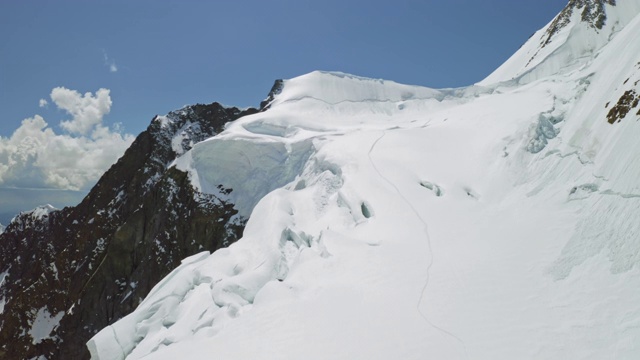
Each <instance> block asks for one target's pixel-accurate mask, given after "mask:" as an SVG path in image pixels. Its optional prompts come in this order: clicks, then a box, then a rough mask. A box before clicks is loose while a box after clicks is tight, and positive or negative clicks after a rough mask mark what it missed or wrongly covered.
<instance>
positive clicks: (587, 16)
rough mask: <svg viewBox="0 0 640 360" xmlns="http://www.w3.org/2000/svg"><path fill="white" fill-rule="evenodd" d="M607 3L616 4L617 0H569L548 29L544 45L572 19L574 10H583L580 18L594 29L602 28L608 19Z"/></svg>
mask: <svg viewBox="0 0 640 360" xmlns="http://www.w3.org/2000/svg"><path fill="white" fill-rule="evenodd" d="M605 5H612V6H615V5H616V0H569V4H567V6H566V7H565V8H564V9H563V10H562V11H561V12H560V14H558V16H556V18H555V19H554V20H553V22H552V23H551V26H549V29H547V32H546V34H545V36H546V40H545V41H544V43H543V46H544V45H546V44H548V43H550V42H551V39H552V38H553V36H554V35H555V34H556V33H558V31H560V29H562V28H563V27H565V26H567V25H568V24H569V22H570V21H571V16H572V15H573V13H574V11H578V10H581V13H580V19H581V20H582V21H583V22H585V23H587V24H589V26H591V27H592V28H594V29H602V27H603V26H604V25H605V23H606V21H607V12H606V11H605Z"/></svg>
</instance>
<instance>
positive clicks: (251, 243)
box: [88, 0, 640, 359]
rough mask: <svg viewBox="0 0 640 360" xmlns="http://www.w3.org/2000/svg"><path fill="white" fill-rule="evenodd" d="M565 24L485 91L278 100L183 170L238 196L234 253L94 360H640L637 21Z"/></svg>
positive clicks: (596, 4)
mask: <svg viewBox="0 0 640 360" xmlns="http://www.w3.org/2000/svg"><path fill="white" fill-rule="evenodd" d="M601 5H602V6H601ZM568 9H570V10H571V11H569V10H565V11H563V13H562V14H560V17H559V18H557V19H564V18H566V19H568V20H566V21H564V20H562V21H564V22H565V24H564V25H563V26H562V27H557V30H554V31H555V32H553V33H550V32H549V29H550V26H551V25H552V24H554V23H559V22H551V23H550V25H549V26H547V27H545V28H543V29H542V30H541V31H539V32H538V33H537V34H536V36H534V37H532V38H531V39H530V40H529V41H528V42H527V43H526V44H525V45H524V46H523V47H522V49H521V50H519V51H518V52H517V53H516V54H515V55H514V56H513V57H512V58H511V59H510V60H509V61H508V62H507V63H505V65H503V66H502V67H501V68H500V69H498V70H497V71H496V72H495V73H494V74H492V75H491V76H490V77H488V78H487V79H486V80H484V81H483V82H482V83H481V84H479V85H477V86H470V87H466V88H460V89H443V90H434V89H428V88H422V87H415V86H408V85H401V84H397V83H394V82H391V81H384V80H374V79H367V78H361V77H357V76H353V75H348V74H343V73H329V72H313V73H310V74H307V75H303V76H300V77H298V78H294V79H290V80H285V81H283V82H281V83H280V84H277V86H274V89H276V91H273V92H272V95H271V96H270V97H269V99H268V105H266V106H265V108H267V110H266V111H264V112H260V113H256V114H253V115H249V116H245V117H243V118H240V119H238V120H236V121H235V122H233V123H231V124H229V125H228V126H227V128H226V129H225V131H224V132H222V133H220V134H218V135H216V136H215V137H212V138H210V139H207V140H206V141H204V142H201V143H199V144H196V145H195V146H194V147H193V148H192V149H191V150H190V151H188V152H186V153H185V154H184V155H183V156H181V157H179V158H178V159H177V160H176V161H175V162H174V163H173V164H172V166H175V167H176V168H178V169H180V170H182V171H185V172H187V173H188V174H189V179H190V182H191V184H192V185H193V186H194V188H196V189H199V190H200V191H202V192H204V193H212V194H217V193H218V192H219V191H218V190H219V188H218V187H217V186H218V185H221V186H222V187H223V188H229V187H230V188H234V189H235V186H236V185H237V186H240V187H243V189H242V191H239V192H238V193H236V194H235V195H233V196H234V198H233V200H234V201H235V202H237V203H238V204H243V205H242V206H240V208H241V209H244V210H240V211H242V212H244V213H249V212H250V213H251V215H250V218H249V221H248V222H247V225H246V228H245V231H244V235H243V237H242V239H240V240H239V241H237V242H236V243H234V244H232V245H231V246H229V247H228V248H225V249H221V250H218V251H216V252H214V253H212V254H209V253H208V252H202V253H200V254H197V255H194V256H191V257H189V258H186V259H184V260H183V261H182V264H181V265H180V266H179V267H178V268H176V269H175V270H174V271H173V272H172V273H171V274H170V275H169V276H167V277H165V278H164V279H163V280H162V281H161V282H160V283H158V284H157V285H156V286H155V287H154V289H153V290H152V291H151V292H150V294H149V295H148V296H147V298H146V299H145V300H144V301H143V302H141V303H140V305H139V306H138V307H137V309H136V310H135V311H134V312H133V313H131V314H130V315H128V316H126V317H125V318H123V319H122V320H120V321H118V322H116V323H115V324H113V325H111V326H109V327H107V328H105V329H103V330H102V331H101V332H99V333H98V334H97V335H96V336H95V337H93V338H92V339H91V341H89V343H88V347H89V349H90V351H91V354H92V356H93V358H95V359H122V358H125V357H126V358H127V359H142V358H144V359H175V358H194V359H198V358H224V359H273V358H278V359H301V358H304V359H327V358H331V359H353V358H365V359H366V358H375V359H395V358H402V359H425V358H434V359H561V358H570V359H602V358H615V359H636V358H638V356H640V343H639V342H638V341H637V340H638V339H639V338H640V306H639V305H638V304H640V290H639V289H640V276H639V275H640V268H639V266H638V265H640V237H639V236H638V234H640V221H638V219H640V182H639V181H638V179H640V145H639V144H640V143H639V142H638V141H637V139H638V138H640V121H639V120H640V105H639V102H640V100H639V96H638V95H637V94H638V93H639V92H640V16H639V15H638V14H639V12H640V11H639V10H640V1H637V0H626V1H624V0H618V1H616V2H615V5H614V2H612V1H606V2H605V1H573V0H572V1H571V2H570V3H569V6H568ZM585 9H586V14H588V15H589V16H584V15H583V14H585ZM601 15H603V16H604V17H603V16H601ZM600 19H603V20H600ZM549 36H551V38H550V40H549ZM548 40H549V41H548ZM222 149H227V150H228V153H227V155H229V157H223V156H221V154H220V151H221V150H222ZM233 164H237V166H234V165H233ZM274 167H277V169H278V171H275V170H274ZM243 179H244V181H246V183H244V184H238V182H240V181H243ZM216 189H218V190H216ZM230 196H231V195H230Z"/></svg>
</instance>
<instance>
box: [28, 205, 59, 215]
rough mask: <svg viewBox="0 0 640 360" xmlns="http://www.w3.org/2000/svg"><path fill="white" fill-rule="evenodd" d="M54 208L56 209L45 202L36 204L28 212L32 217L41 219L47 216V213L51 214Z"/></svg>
mask: <svg viewBox="0 0 640 360" xmlns="http://www.w3.org/2000/svg"><path fill="white" fill-rule="evenodd" d="M56 210H58V209H56V208H55V207H54V206H53V205H51V204H45V205H41V206H38V207H37V208H35V209H33V210H31V211H30V212H31V216H32V217H33V218H35V219H42V218H44V217H47V216H49V214H51V213H52V212H54V211H56Z"/></svg>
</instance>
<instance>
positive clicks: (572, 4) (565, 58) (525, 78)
mask: <svg viewBox="0 0 640 360" xmlns="http://www.w3.org/2000/svg"><path fill="white" fill-rule="evenodd" d="M639 14H640V0H618V1H614V0H570V1H569V4H568V5H567V6H566V7H565V9H564V10H563V11H562V12H560V14H558V16H556V17H555V18H554V19H553V20H552V21H551V22H549V24H547V25H546V26H545V27H544V28H542V29H540V30H538V31H537V32H536V33H535V34H533V35H532V36H531V38H529V40H528V41H527V42H526V43H525V44H524V45H523V46H522V47H521V48H520V49H519V50H518V51H517V52H516V53H515V54H514V55H513V56H511V58H509V60H507V61H506V62H505V63H504V64H503V65H502V66H500V67H499V68H498V69H497V70H495V71H494V72H493V73H492V74H491V75H489V76H488V77H487V78H485V79H484V80H482V81H481V82H480V83H479V85H489V84H493V83H497V82H502V81H509V80H517V81H518V82H519V83H528V82H531V81H535V80H537V79H540V78H542V77H545V76H549V75H552V74H558V73H568V72H570V71H572V70H576V69H579V68H581V67H583V66H585V65H586V64H587V63H588V62H591V61H593V60H594V59H595V58H596V57H597V54H598V53H599V52H600V50H601V49H602V48H603V47H604V46H605V45H606V44H608V43H609V42H610V41H611V40H612V39H613V38H615V37H616V35H617V34H618V33H619V32H620V31H622V30H623V29H624V28H625V27H626V26H627V25H628V24H630V23H631V22H632V21H634V19H636V18H637V17H638V15H639Z"/></svg>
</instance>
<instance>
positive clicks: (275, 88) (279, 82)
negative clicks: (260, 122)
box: [260, 79, 284, 111]
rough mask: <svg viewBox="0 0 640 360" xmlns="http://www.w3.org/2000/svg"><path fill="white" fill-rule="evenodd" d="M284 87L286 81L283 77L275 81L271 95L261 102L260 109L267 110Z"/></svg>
mask: <svg viewBox="0 0 640 360" xmlns="http://www.w3.org/2000/svg"><path fill="white" fill-rule="evenodd" d="M283 88H284V81H283V80H282V79H278V80H276V81H275V82H274V83H273V86H272V87H271V90H270V91H269V95H267V98H266V99H264V100H262V101H261V102H260V111H265V110H267V109H269V107H270V106H271V103H272V102H273V100H274V99H275V98H276V95H278V94H280V92H282V89H283Z"/></svg>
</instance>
